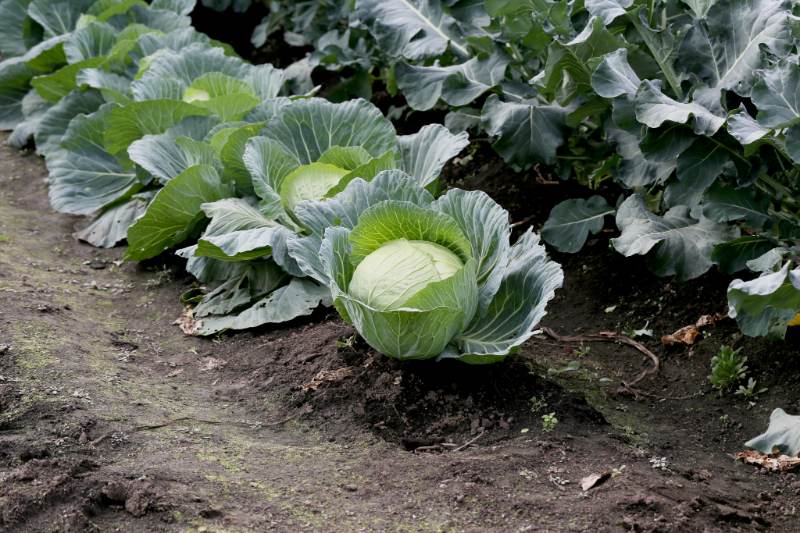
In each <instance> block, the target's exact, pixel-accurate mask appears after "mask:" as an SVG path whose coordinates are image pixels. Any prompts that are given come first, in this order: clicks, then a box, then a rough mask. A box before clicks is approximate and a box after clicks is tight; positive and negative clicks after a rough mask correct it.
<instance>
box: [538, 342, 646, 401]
mask: <svg viewBox="0 0 800 533" xmlns="http://www.w3.org/2000/svg"><path fill="white" fill-rule="evenodd" d="M542 332H544V334H545V335H547V336H548V337H550V338H553V339H555V340H557V341H559V342H616V343H621V344H627V345H628V346H631V347H633V348H635V349H636V350H638V351H639V352H641V353H643V354H644V355H646V356H647V357H648V358H649V359H650V361H651V362H652V363H653V366H651V367H649V368H645V369H644V370H642V371H641V372H639V374H638V375H637V376H636V377H635V378H634V379H633V381H629V382H626V381H623V382H622V385H621V386H620V390H619V391H618V392H625V393H628V394H631V395H632V396H633V397H634V398H637V399H638V398H639V396H651V397H658V396H657V395H652V394H649V393H645V392H643V391H640V390H638V389H636V388H635V387H634V385H636V384H637V383H639V382H640V381H642V380H643V379H644V378H646V377H647V376H650V375H652V374H656V373H658V371H659V370H660V369H661V360H660V359H659V358H658V356H657V355H656V354H654V353H653V352H651V351H650V350H649V349H648V348H647V347H646V346H645V345H644V344H642V343H641V342H639V341H636V340H634V339H631V338H630V337H628V336H626V335H621V334H619V333H616V332H614V331H601V332H600V333H594V334H592V335H559V334H558V333H556V332H555V331H553V330H552V329H550V328H542Z"/></svg>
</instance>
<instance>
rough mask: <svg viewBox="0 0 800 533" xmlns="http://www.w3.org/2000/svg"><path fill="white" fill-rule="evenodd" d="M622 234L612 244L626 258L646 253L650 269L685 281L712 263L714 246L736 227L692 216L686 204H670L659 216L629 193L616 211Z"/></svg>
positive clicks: (728, 237) (701, 272)
mask: <svg viewBox="0 0 800 533" xmlns="http://www.w3.org/2000/svg"><path fill="white" fill-rule="evenodd" d="M617 226H618V227H619V229H620V230H621V231H622V234H621V235H620V236H619V237H617V238H616V239H612V240H611V243H612V244H613V245H614V248H615V249H616V250H617V251H618V252H619V253H621V254H623V255H624V256H625V257H630V256H632V255H647V256H648V262H649V266H650V269H651V270H652V271H653V272H654V273H656V274H657V275H659V276H672V275H674V276H676V277H677V278H678V279H679V280H680V281H686V280H689V279H693V278H696V277H698V276H700V275H702V274H704V273H705V272H706V271H707V270H708V269H709V268H711V266H712V264H713V263H712V262H711V251H712V248H713V247H714V245H716V244H719V243H720V242H724V241H726V240H730V239H734V238H736V237H738V236H739V235H738V231H737V230H736V229H735V228H729V227H727V226H723V225H720V224H717V223H716V222H713V221H711V220H709V219H707V218H705V217H703V216H702V215H701V216H700V217H699V219H698V218H694V217H693V216H691V215H690V214H689V210H688V208H687V207H685V206H677V207H673V208H672V209H670V210H669V211H667V212H666V214H665V215H664V216H663V217H661V216H658V215H656V214H654V213H652V212H651V211H650V210H649V209H647V207H646V205H645V202H644V198H642V197H641V196H640V195H638V194H634V195H632V196H629V197H628V198H627V199H626V200H625V201H624V202H623V203H622V205H620V207H619V209H618V210H617Z"/></svg>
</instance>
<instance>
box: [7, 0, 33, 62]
mask: <svg viewBox="0 0 800 533" xmlns="http://www.w3.org/2000/svg"><path fill="white" fill-rule="evenodd" d="M30 3H31V0H2V1H0V54H2V55H4V56H5V57H6V58H9V57H15V56H21V55H24V54H25V52H27V51H28V49H29V48H30V47H32V46H33V45H35V44H36V43H37V42H38V41H39V40H41V34H40V32H41V29H40V28H36V27H35V24H34V23H33V20H32V19H31V18H30V17H28V5H29V4H30ZM37 29H38V30H39V31H37Z"/></svg>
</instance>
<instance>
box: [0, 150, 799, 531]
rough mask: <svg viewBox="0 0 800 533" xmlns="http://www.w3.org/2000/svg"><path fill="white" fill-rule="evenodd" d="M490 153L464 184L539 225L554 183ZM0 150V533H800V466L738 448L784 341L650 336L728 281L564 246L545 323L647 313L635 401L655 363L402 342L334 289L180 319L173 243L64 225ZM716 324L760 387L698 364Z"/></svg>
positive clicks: (593, 348)
mask: <svg viewBox="0 0 800 533" xmlns="http://www.w3.org/2000/svg"><path fill="white" fill-rule="evenodd" d="M480 153H481V154H483V155H481V156H480V157H476V158H475V161H474V162H473V163H470V164H469V165H467V166H466V167H465V168H464V169H462V170H460V171H458V172H460V173H461V175H459V174H458V172H456V173H453V174H452V175H451V176H450V183H458V184H460V185H462V186H467V187H469V186H478V184H479V185H480V187H482V188H484V189H486V190H488V191H489V192H490V193H491V194H492V195H493V196H495V197H497V198H498V199H500V200H502V201H504V202H506V203H507V205H509V206H510V208H511V211H512V215H513V217H514V218H515V220H522V219H525V218H527V217H529V216H532V218H531V221H532V223H534V224H540V223H541V221H542V220H543V216H544V215H546V213H547V211H549V209H550V207H552V205H553V203H554V202H555V201H558V199H559V198H556V196H554V194H557V193H553V192H552V191H554V190H555V189H554V188H553V186H550V185H546V184H542V181H543V180H542V179H538V180H537V178H536V173H535V172H529V173H525V174H519V175H518V177H520V180H509V179H505V180H503V179H501V177H502V176H501V173H499V172H497V171H494V170H491V169H494V168H497V167H499V165H497V162H496V161H494V162H492V160H491V156H490V155H487V154H486V152H485V151H482V152H480ZM470 165H472V166H470ZM0 168H2V170H1V171H0V345H7V348H3V347H0V488H2V490H0V531H93V530H96V531H109V530H118V531H132V532H133V531H136V532H139V531H187V530H189V531H278V532H280V531H287V532H289V531H291V532H296V531H320V532H339V531H341V532H351V531H370V532H371V531H393V532H394V531H408V532H417V531H445V532H462V531H464V532H466V531H474V532H478V531H480V532H483V531H497V532H506V531H509V532H512V531H587V532H588V531H592V532H594V531H624V530H633V531H680V532H684V531H709V532H713V531H751V530H757V529H766V528H770V529H771V530H773V531H796V515H795V509H796V506H797V505H798V500H800V498H799V497H798V493H800V480H798V478H797V477H796V476H794V475H793V474H785V475H780V476H779V475H766V474H763V473H761V472H759V471H757V470H754V469H753V468H751V467H748V466H744V465H741V464H737V463H735V462H734V461H733V459H732V457H731V455H732V454H733V453H735V452H736V451H738V450H739V449H740V448H741V443H742V442H744V441H745V440H746V439H747V438H749V437H751V436H753V435H755V434H757V433H759V432H761V431H762V430H763V428H764V427H765V424H766V421H767V418H768V415H769V412H770V411H771V410H772V409H773V408H774V407H778V406H781V407H784V408H786V409H788V410H797V409H798V408H800V402H799V400H800V389H798V386H797V384H798V377H799V376H800V375H799V374H798V372H797V364H796V362H795V361H796V360H795V354H796V353H797V341H796V339H794V340H792V339H790V340H789V341H787V342H785V343H776V344H771V343H766V342H763V341H752V340H743V339H741V338H739V337H738V335H737V334H736V328H735V325H734V324H733V323H731V322H730V321H723V322H720V323H719V324H718V325H717V326H715V327H714V328H712V329H710V330H708V334H707V335H706V336H705V338H703V339H701V340H699V342H697V343H696V344H695V346H694V347H693V348H692V349H689V348H684V349H669V350H668V349H665V348H662V347H661V346H660V343H659V342H658V340H657V339H658V338H659V337H660V336H661V335H662V334H665V333H671V332H672V331H674V330H675V329H677V328H679V327H681V326H684V325H686V324H689V323H691V322H694V321H695V320H696V319H697V318H698V317H699V316H700V315H702V314H707V313H716V312H721V311H723V310H724V307H725V299H724V290H725V286H726V280H725V279H723V278H720V277H717V276H715V275H708V276H706V277H704V278H702V279H700V280H696V281H694V282H691V283H687V284H683V285H677V284H671V283H669V282H668V281H665V280H661V279H657V278H654V277H652V276H650V275H649V274H648V273H647V272H646V270H645V269H644V268H643V265H642V264H641V263H639V262H637V261H631V260H623V259H622V258H621V257H619V256H618V255H616V254H614V253H613V252H610V251H609V250H608V242H607V237H608V235H602V236H601V237H600V238H597V239H594V240H593V242H592V243H591V244H590V245H589V248H588V253H584V254H581V255H579V256H574V257H573V256H569V257H566V256H558V259H559V260H561V261H563V262H564V264H565V270H566V284H565V287H564V289H562V290H561V291H559V295H558V298H557V299H556V300H555V301H554V302H553V303H552V304H551V306H550V308H549V309H550V314H549V315H548V316H547V318H546V320H545V325H546V326H549V327H551V328H553V329H554V330H556V331H557V332H559V333H561V334H566V335H575V334H584V333H594V332H597V331H602V330H614V331H622V330H627V329H629V328H643V327H645V325H646V324H647V327H648V328H652V329H653V334H654V337H653V338H646V337H645V338H640V340H642V341H643V342H644V343H645V344H647V346H649V347H650V348H651V349H652V350H654V351H655V353H656V354H657V355H658V356H659V357H660V358H661V362H662V365H663V368H662V370H661V372H660V373H658V374H657V375H655V376H653V377H651V378H648V379H646V380H645V381H643V382H642V383H640V384H638V385H637V388H638V390H639V392H640V397H639V398H638V399H636V398H632V397H630V396H629V395H618V394H617V390H618V386H619V384H620V382H621V381H623V380H629V379H631V378H632V377H633V376H635V375H636V374H637V373H638V372H640V371H641V370H642V369H643V368H645V367H646V365H647V364H648V362H647V361H646V360H645V358H644V357H643V356H642V355H641V354H640V353H638V352H636V351H635V350H633V349H631V348H629V347H625V346H620V345H616V344H612V343H606V344H603V343H592V344H586V345H585V346H583V347H581V346H580V345H571V344H570V345H568V344H564V343H560V342H556V341H554V340H552V339H550V338H546V337H544V336H539V337H535V338H534V339H532V340H531V341H530V342H529V343H527V345H526V346H525V347H524V349H523V350H522V352H521V353H520V354H519V355H518V356H517V357H515V358H513V359H510V360H508V361H507V362H505V363H503V364H499V365H495V366H492V367H469V366H466V365H460V364H454V363H432V362H430V363H415V364H400V363H397V362H394V361H391V360H389V359H387V358H385V357H382V356H380V355H378V354H376V353H374V352H372V351H370V350H369V349H367V348H366V347H365V346H364V345H363V344H362V343H361V342H360V341H359V340H358V339H357V338H355V337H354V335H353V331H352V329H351V328H349V327H348V326H346V325H345V324H343V323H342V322H341V321H339V320H338V319H337V318H335V315H334V314H332V313H328V312H325V311H320V312H319V313H317V314H316V315H315V316H313V317H312V318H311V319H307V320H305V321H300V322H297V323H293V324H288V325H286V326H284V327H281V328H271V329H266V328H265V329H262V330H259V331H253V332H246V333H240V334H235V335H224V336H222V337H220V338H218V339H211V340H203V339H197V338H189V337H185V336H183V335H182V334H181V333H180V331H179V329H178V328H177V327H176V326H174V325H172V322H173V321H174V320H175V319H176V318H177V317H178V316H179V315H180V314H181V311H182V310H181V306H180V304H179V300H178V296H179V294H180V293H181V292H182V291H184V290H185V289H186V288H187V287H188V286H189V285H190V284H191V280H190V279H188V278H187V277H186V276H184V275H183V274H182V272H181V270H180V266H179V265H175V266H169V265H170V264H167V265H166V266H164V265H148V266H141V265H138V266H137V265H133V264H123V263H120V262H119V258H120V256H121V251H120V250H111V251H98V250H94V249H91V248H89V247H87V246H85V245H82V244H80V243H78V242H76V241H75V240H74V239H73V238H72V237H71V236H70V235H71V233H72V231H73V230H74V228H75V227H76V225H79V224H81V223H82V222H81V221H79V220H77V219H73V218H70V217H66V216H61V215H57V214H54V213H52V212H51V211H50V209H49V207H48V205H47V195H46V189H45V183H44V177H45V175H46V173H45V170H44V167H43V165H42V164H41V162H40V160H39V159H37V158H36V157H35V156H32V155H20V154H18V153H15V152H13V151H11V150H10V149H8V148H5V147H3V148H2V149H0ZM473 172H477V173H478V176H477V178H475V179H472V180H470V179H468V178H467V174H468V173H473ZM544 181H547V180H544ZM577 192H580V191H577ZM515 199H516V201H515ZM611 199H612V200H613V198H611ZM612 308H613V309H612ZM723 343H728V344H730V343H734V344H735V345H736V346H741V347H742V348H743V353H746V354H747V356H748V357H749V366H750V370H749V374H750V375H751V376H753V377H755V378H757V379H758V380H759V383H760V384H762V385H764V386H767V387H768V388H769V390H768V392H767V393H765V394H763V395H762V396H760V397H759V398H758V399H757V400H756V401H755V402H754V404H753V405H750V404H749V403H748V402H747V401H745V400H744V399H742V398H740V397H738V396H731V395H728V396H724V397H720V396H718V395H717V394H716V393H715V392H714V391H712V390H711V388H710V387H709V385H708V381H707V374H708V372H709V360H710V358H711V356H712V355H713V354H715V353H716V351H717V350H718V348H719V346H720V344H723ZM675 398H685V399H675ZM549 413H554V416H555V417H556V418H557V419H558V423H557V424H556V425H555V427H554V428H553V429H552V431H549V432H546V431H545V429H544V427H543V423H542V416H543V415H546V414H549ZM654 463H655V464H656V465H661V467H660V468H654ZM610 470H614V472H615V475H614V477H613V478H612V479H610V480H609V481H607V482H606V483H605V484H603V485H602V486H600V487H598V488H595V489H592V490H590V491H588V492H584V491H582V490H581V488H580V486H579V485H580V480H581V479H582V478H584V477H585V476H588V475H591V474H596V473H602V472H605V471H610Z"/></svg>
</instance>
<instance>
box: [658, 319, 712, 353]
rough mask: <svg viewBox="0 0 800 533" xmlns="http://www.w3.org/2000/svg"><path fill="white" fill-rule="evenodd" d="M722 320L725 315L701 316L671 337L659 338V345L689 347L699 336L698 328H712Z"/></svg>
mask: <svg viewBox="0 0 800 533" xmlns="http://www.w3.org/2000/svg"><path fill="white" fill-rule="evenodd" d="M723 318H725V315H721V314H715V315H703V316H701V317H700V318H698V319H697V322H695V323H694V324H690V325H688V326H684V327H682V328H681V329H679V330H678V331H676V332H675V333H673V334H671V335H664V336H663V337H661V344H663V345H664V346H671V345H673V344H685V345H687V346H691V345H692V344H694V341H695V339H696V338H697V336H698V335H700V328H707V327H709V326H713V325H714V324H716V323H717V322H719V321H720V320H721V319H723Z"/></svg>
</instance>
